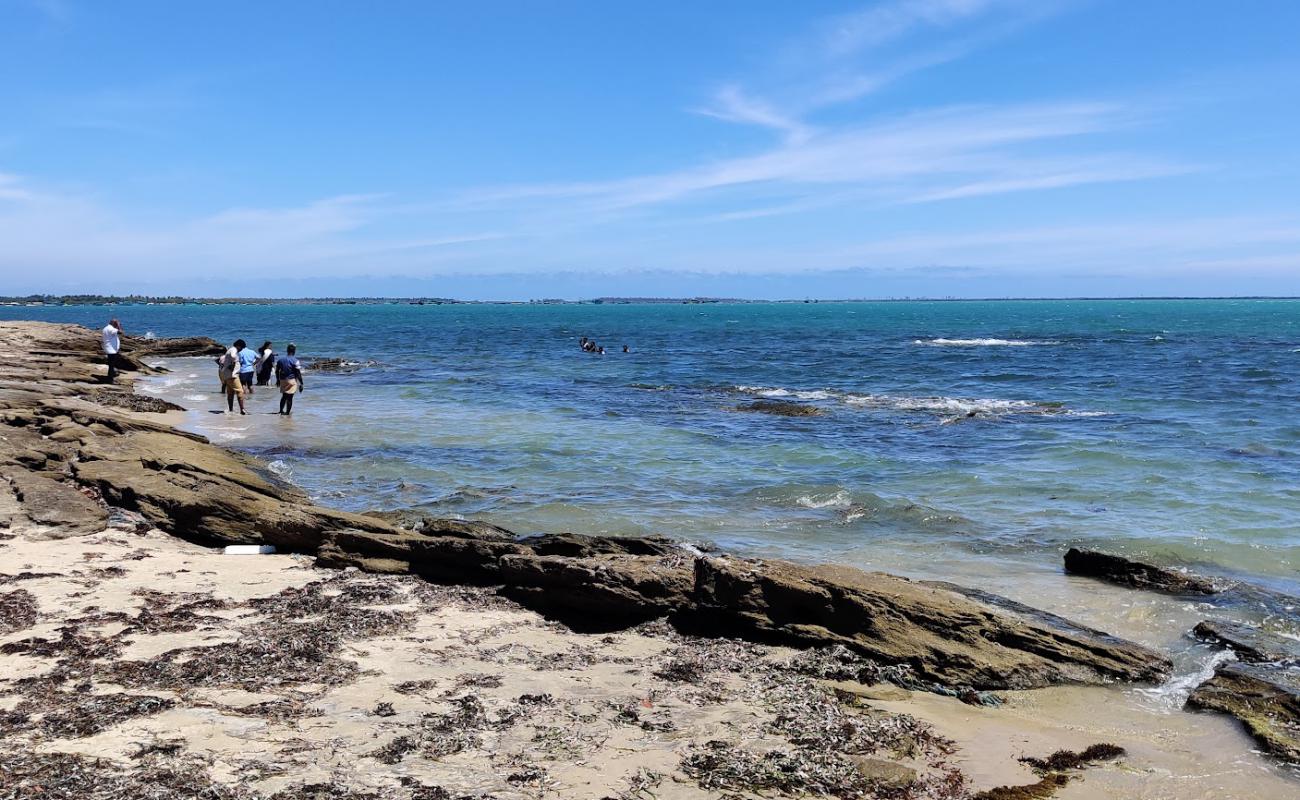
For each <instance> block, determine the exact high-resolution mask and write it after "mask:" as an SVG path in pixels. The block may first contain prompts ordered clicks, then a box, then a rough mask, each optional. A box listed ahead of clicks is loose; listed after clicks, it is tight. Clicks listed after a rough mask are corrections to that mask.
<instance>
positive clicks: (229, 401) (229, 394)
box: [226, 386, 244, 411]
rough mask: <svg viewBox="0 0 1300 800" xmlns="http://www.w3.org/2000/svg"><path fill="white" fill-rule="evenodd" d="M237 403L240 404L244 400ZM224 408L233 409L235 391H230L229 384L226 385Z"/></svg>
mask: <svg viewBox="0 0 1300 800" xmlns="http://www.w3.org/2000/svg"><path fill="white" fill-rule="evenodd" d="M239 404H240V405H241V406H242V405H243V404H244V402H243V401H242V400H241V401H240V402H239ZM226 410H227V411H234V410H235V393H234V392H233V391H231V389H230V387H229V386H227V387H226Z"/></svg>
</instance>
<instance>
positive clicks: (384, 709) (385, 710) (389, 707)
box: [370, 703, 397, 717]
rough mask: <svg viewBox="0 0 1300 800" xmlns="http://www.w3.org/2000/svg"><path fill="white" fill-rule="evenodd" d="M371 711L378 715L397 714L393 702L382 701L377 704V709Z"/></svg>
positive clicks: (389, 715)
mask: <svg viewBox="0 0 1300 800" xmlns="http://www.w3.org/2000/svg"><path fill="white" fill-rule="evenodd" d="M370 713H372V714H374V715H375V716H376V717H395V716H397V710H396V709H394V708H393V704H392V703H380V704H379V705H377V706H375V710H374V711H371V712H370Z"/></svg>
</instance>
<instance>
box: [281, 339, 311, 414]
mask: <svg viewBox="0 0 1300 800" xmlns="http://www.w3.org/2000/svg"><path fill="white" fill-rule="evenodd" d="M297 353H298V347H297V345H292V344H291V345H289V346H288V347H286V348H284V355H282V356H280V357H279V358H278V359H276V361H275V379H276V380H277V381H279V383H280V413H281V414H283V415H285V416H286V417H287V416H289V415H290V414H292V413H293V396H294V395H295V394H297V393H298V392H305V391H307V387H306V386H304V385H303V382H302V362H300V361H299V360H298V356H297Z"/></svg>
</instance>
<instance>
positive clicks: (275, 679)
mask: <svg viewBox="0 0 1300 800" xmlns="http://www.w3.org/2000/svg"><path fill="white" fill-rule="evenodd" d="M337 583H338V579H331V580H326V581H317V582H316V583H311V584H307V585H306V586H302V587H299V588H293V589H286V590H284V591H282V592H280V593H278V594H275V595H272V596H271V597H264V598H257V599H254V600H251V601H249V605H250V606H252V607H253V608H255V609H257V610H258V611H260V612H262V615H263V619H262V620H260V621H259V622H258V623H257V624H256V625H255V626H254V627H253V628H252V629H251V630H249V631H247V632H245V633H244V635H243V636H241V637H240V638H239V640H238V641H235V642H226V643H222V644H217V645H212V646H208V647H187V648H179V649H176V650H170V651H168V652H166V653H163V654H162V655H160V656H158V657H156V658H154V659H151V660H149V661H122V662H118V663H116V664H113V665H112V666H111V667H109V668H108V673H109V674H110V675H111V676H112V679H113V680H114V681H115V682H117V683H121V684H123V685H127V686H149V687H152V688H159V689H186V688H191V687H198V686H206V687H216V688H238V689H246V690H248V691H265V690H266V688H267V687H268V686H275V685H291V684H304V683H319V684H323V685H326V686H337V685H340V684H343V683H347V682H349V681H351V680H353V679H354V678H355V677H356V675H357V673H358V671H359V668H358V667H357V665H356V663H355V662H352V661H346V660H344V659H341V658H338V657H337V655H336V654H337V653H338V652H339V651H340V650H341V649H342V647H343V643H344V642H345V641H349V640H356V639H366V638H371V637H375V636H384V635H388V634H392V633H395V632H397V631H400V630H403V629H405V628H407V627H409V626H410V625H411V624H412V622H413V621H414V615H413V614H412V613H410V612H405V611H384V610H377V609H370V608H359V607H357V605H356V603H355V602H353V601H352V600H351V599H350V597H349V595H348V594H347V593H346V592H342V593H338V594H326V590H327V589H329V588H332V587H333V586H334V585H335V584H337ZM189 607H192V604H191V606H189ZM181 608H187V607H186V606H182V607H181ZM180 613H182V616H184V613H186V612H180Z"/></svg>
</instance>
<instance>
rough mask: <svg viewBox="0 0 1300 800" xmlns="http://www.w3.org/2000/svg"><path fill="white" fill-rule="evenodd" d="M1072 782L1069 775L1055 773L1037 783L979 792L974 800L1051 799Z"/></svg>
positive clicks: (998, 787) (1000, 787)
mask: <svg viewBox="0 0 1300 800" xmlns="http://www.w3.org/2000/svg"><path fill="white" fill-rule="evenodd" d="M1069 782H1070V776H1069V775H1063V774H1061V773H1059V772H1054V773H1052V774H1051V775H1048V776H1047V777H1045V778H1043V779H1042V780H1040V781H1038V782H1037V783H1026V784H1022V785H1020V786H997V787H994V788H992V789H988V790H986V791H983V792H977V793H976V794H975V796H974V797H973V798H972V800H1042V798H1044V797H1051V796H1052V795H1054V794H1056V790H1057V789H1060V788H1062V787H1064V786H1065V785H1066V784H1068V783H1069Z"/></svg>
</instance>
